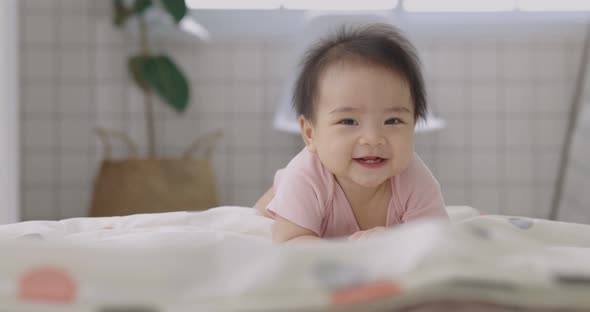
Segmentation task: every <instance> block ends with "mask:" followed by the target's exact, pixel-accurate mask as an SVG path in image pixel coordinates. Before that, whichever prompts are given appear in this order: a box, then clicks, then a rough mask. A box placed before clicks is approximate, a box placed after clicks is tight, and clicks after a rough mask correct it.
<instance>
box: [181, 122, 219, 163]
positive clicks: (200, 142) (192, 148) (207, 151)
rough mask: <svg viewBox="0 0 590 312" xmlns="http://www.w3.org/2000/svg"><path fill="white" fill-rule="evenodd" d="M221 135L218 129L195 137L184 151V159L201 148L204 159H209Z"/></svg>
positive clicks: (190, 156)
mask: <svg viewBox="0 0 590 312" xmlns="http://www.w3.org/2000/svg"><path fill="white" fill-rule="evenodd" d="M222 137H223V131H222V130H221V129H218V130H215V131H212V132H209V133H207V134H205V135H202V136H200V137H198V138H196V139H195V140H194V141H193V142H192V143H191V145H189V146H188V148H187V149H186V151H185V152H184V155H183V157H184V159H190V158H192V157H193V156H194V154H195V153H196V152H198V151H199V150H203V154H204V155H205V158H206V159H211V156H212V155H213V148H214V147H215V144H216V143H217V141H219V140H220V139H221V138H222Z"/></svg>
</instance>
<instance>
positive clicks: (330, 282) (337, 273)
mask: <svg viewBox="0 0 590 312" xmlns="http://www.w3.org/2000/svg"><path fill="white" fill-rule="evenodd" d="M313 273H314V275H315V276H316V278H317V279H318V280H319V281H320V283H321V284H322V285H323V286H324V287H326V288H330V289H334V288H346V287H350V286H354V285H359V284H362V283H364V282H365V281H366V279H367V275H368V274H367V272H366V270H364V269H363V268H361V267H358V266H353V265H350V264H344V263H339V262H332V261H330V262H320V263H318V264H317V265H316V266H315V267H314V268H313Z"/></svg>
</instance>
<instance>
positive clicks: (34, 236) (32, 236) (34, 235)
mask: <svg viewBox="0 0 590 312" xmlns="http://www.w3.org/2000/svg"><path fill="white" fill-rule="evenodd" d="M17 239H30V240H44V239H43V236H42V235H41V234H39V233H30V234H25V235H21V236H19V237H17Z"/></svg>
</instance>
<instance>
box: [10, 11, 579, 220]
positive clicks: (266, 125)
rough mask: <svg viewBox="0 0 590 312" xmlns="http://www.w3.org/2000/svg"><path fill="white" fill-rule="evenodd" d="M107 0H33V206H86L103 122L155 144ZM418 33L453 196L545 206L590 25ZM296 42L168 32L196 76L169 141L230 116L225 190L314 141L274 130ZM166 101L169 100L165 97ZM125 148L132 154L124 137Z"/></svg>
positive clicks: (434, 152)
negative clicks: (540, 30) (182, 36)
mask: <svg viewBox="0 0 590 312" xmlns="http://www.w3.org/2000/svg"><path fill="white" fill-rule="evenodd" d="M109 4H110V2H109V1H89V0H86V1H63V0H62V1H57V0H51V1H35V0H29V1H23V2H22V4H21V6H22V7H21V8H22V13H21V14H22V18H21V24H22V25H21V27H22V31H23V32H22V33H23V36H22V39H21V48H22V61H21V62H22V63H21V69H22V84H21V85H22V98H23V105H22V110H21V112H22V127H23V129H22V130H23V142H22V150H23V155H24V156H23V168H22V170H23V174H24V180H23V201H24V202H23V204H24V207H23V216H24V219H27V220H28V219H40V218H42V219H60V218H68V217H77V216H84V215H86V213H87V209H88V204H89V196H90V194H91V187H92V183H93V178H94V175H95V173H96V170H97V164H98V162H99V160H100V159H101V157H102V151H101V148H100V145H99V144H98V143H97V140H96V138H95V136H94V135H93V133H92V128H93V127H95V126H104V127H111V128H115V129H118V130H123V131H126V132H127V133H129V134H130V135H131V136H132V138H133V139H134V140H136V141H137V142H138V143H140V145H141V147H142V150H143V151H145V144H144V140H145V135H144V133H143V107H142V102H141V96H140V94H139V93H138V92H137V90H135V87H134V86H133V85H132V84H131V83H130V82H129V80H128V78H127V75H126V72H125V57H126V55H128V53H130V52H132V51H133V49H134V43H135V39H134V38H133V36H130V35H126V34H124V33H122V32H119V31H116V30H114V29H113V28H112V26H111V22H110V15H109V14H110V12H109V7H108V5H109ZM515 33H516V34H512V35H511V36H510V37H504V35H503V34H497V35H495V36H491V37H490V36H489V35H488V36H485V37H481V36H463V37H461V36H453V35H448V36H444V35H442V36H441V35H440V34H437V35H436V36H428V35H422V36H415V37H413V38H412V39H413V40H414V41H415V43H416V44H417V46H418V48H419V50H420V53H421V55H422V56H423V59H424V63H425V73H426V78H427V85H428V91H429V93H430V103H431V104H432V105H433V108H434V111H435V112H436V113H437V114H438V115H440V116H441V117H443V118H445V119H446V120H447V122H448V127H447V129H445V130H444V131H441V132H438V133H428V134H419V135H418V136H417V138H416V140H417V142H416V150H417V151H418V153H419V154H420V155H421V156H422V158H423V159H424V160H425V161H426V163H427V164H428V165H429V166H430V167H431V169H432V170H433V172H434V173H435V175H436V176H437V177H438V178H439V180H440V182H441V184H442V187H443V191H444V194H445V196H446V201H447V203H448V204H468V205H474V206H475V207H477V208H479V209H482V210H484V211H487V212H489V213H505V214H520V215H530V216H542V217H545V216H546V214H547V212H548V209H549V205H550V199H551V195H552V192H553V189H552V188H553V183H554V179H555V177H556V170H557V165H558V163H557V162H558V156H559V151H560V145H561V142H562V135H563V132H564V129H565V125H566V115H567V111H568V109H569V107H568V105H569V102H570V96H571V92H572V86H573V84H574V83H573V81H574V77H575V75H574V74H575V73H574V69H575V67H576V65H577V61H578V56H577V55H578V53H579V52H578V51H579V49H580V46H581V44H580V38H581V30H580V31H579V32H575V31H574V32H572V31H564V32H563V33H561V34H560V35H558V36H555V35H554V34H552V35H546V36H543V35H537V36H535V37H530V36H528V35H526V34H523V35H521V36H519V35H518V31H515ZM290 44H291V43H290V42H289V41H288V40H287V39H285V38H265V39H236V40H233V39H230V38H213V40H212V41H211V42H209V43H200V42H188V41H187V42H179V41H174V42H168V43H166V46H165V47H164V44H163V43H161V42H160V43H158V44H157V45H156V48H161V49H165V50H166V51H169V52H170V53H171V54H172V55H173V56H174V58H175V59H176V60H177V61H178V62H179V63H180V65H181V66H182V68H183V69H184V71H185V72H186V74H187V75H188V76H189V77H190V80H191V87H192V101H191V107H190V108H189V109H188V111H187V112H186V114H185V115H184V116H177V115H176V114H175V113H173V112H172V111H171V110H169V109H168V108H166V107H165V106H164V105H157V117H158V120H157V132H158V150H159V153H160V155H161V156H169V157H172V156H179V155H180V153H181V152H182V151H183V149H184V148H186V146H187V145H188V144H189V142H190V141H191V140H192V139H193V138H194V137H196V136H198V135H201V134H203V133H205V132H207V131H209V130H213V129H217V128H222V129H224V131H225V135H226V136H225V138H224V139H223V140H222V141H221V142H220V144H219V146H218V148H217V149H216V151H215V154H214V159H213V162H214V165H215V168H216V174H217V178H218V186H219V189H220V193H221V197H222V204H235V205H252V204H253V203H254V201H255V199H256V198H257V196H259V195H260V194H261V193H262V192H263V191H264V190H265V189H266V188H268V187H269V186H270V184H271V182H272V177H273V174H274V171H275V170H276V169H278V168H280V167H282V166H284V165H285V164H286V162H287V161H288V160H289V159H290V157H292V156H293V155H294V154H295V153H296V152H297V151H298V150H299V149H300V148H301V146H302V143H301V140H300V138H299V137H298V136H297V135H290V134H284V133H280V132H277V131H275V130H274V129H273V128H272V126H271V122H272V116H273V112H274V109H275V106H276V103H277V101H278V100H279V98H280V96H281V91H282V89H283V83H284V81H285V80H286V78H287V77H286V74H287V68H288V65H289V61H290V60H289V57H290V54H289V53H290V50H291V49H290V48H291V45H290ZM157 104H161V103H157ZM116 154H117V155H118V156H119V157H123V156H124V155H125V152H124V149H123V147H122V146H119V145H117V148H116Z"/></svg>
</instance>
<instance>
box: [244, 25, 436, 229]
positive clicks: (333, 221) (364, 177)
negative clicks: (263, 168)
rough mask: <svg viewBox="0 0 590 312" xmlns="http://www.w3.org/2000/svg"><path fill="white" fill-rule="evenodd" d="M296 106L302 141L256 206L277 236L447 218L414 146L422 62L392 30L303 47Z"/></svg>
mask: <svg viewBox="0 0 590 312" xmlns="http://www.w3.org/2000/svg"><path fill="white" fill-rule="evenodd" d="M293 102H294V103H293V104H294V106H295V109H296V111H297V115H298V116H300V117H299V125H300V128H301V135H302V137H303V140H304V142H305V145H306V147H305V148H304V149H303V150H302V151H301V152H300V153H299V154H298V155H297V156H295V157H294V158H293V159H292V160H291V161H290V162H289V164H288V165H287V167H286V168H284V169H282V170H279V171H277V173H276V175H275V179H274V184H273V187H272V188H271V190H269V191H268V192H267V193H266V194H264V195H263V196H262V198H260V199H259V200H258V202H257V203H256V208H257V209H258V210H259V211H260V212H261V213H263V214H264V215H266V216H270V217H272V218H274V220H275V221H274V223H273V226H272V237H273V240H274V241H289V240H304V239H318V238H333V237H346V236H348V237H349V239H360V238H366V237H369V236H371V235H373V234H374V233H376V232H379V231H383V230H384V229H385V228H386V227H391V226H394V225H396V224H401V223H405V222H408V221H412V220H416V219H421V218H444V219H448V216H447V213H446V211H445V204H444V201H443V197H442V194H441V191H440V185H439V183H438V181H437V180H436V179H435V178H434V177H433V175H432V173H431V172H430V170H429V169H428V168H427V167H426V165H425V164H424V163H423V162H422V160H421V159H420V158H419V157H418V156H417V155H416V154H415V153H414V143H413V140H414V127H415V125H416V121H417V120H420V119H425V118H426V114H427V105H426V94H425V90H424V81H423V78H422V73H421V69H420V61H419V59H418V57H417V53H416V51H415V48H414V47H413V45H412V44H411V43H410V42H409V41H408V40H407V39H406V38H405V37H404V36H403V35H402V34H401V33H400V32H399V31H398V30H396V29H395V28H393V27H392V26H390V25H386V24H371V25H367V26H364V27H360V28H350V29H347V28H343V29H342V30H340V31H339V32H338V33H337V34H335V35H334V36H332V37H329V38H326V39H324V40H320V41H319V42H318V43H317V44H316V45H315V46H313V47H312V48H311V49H310V50H309V51H308V52H307V54H306V55H305V58H304V60H303V62H302V68H301V71H300V73H299V76H298V78H297V81H296V83H295V88H294V94H293Z"/></svg>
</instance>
